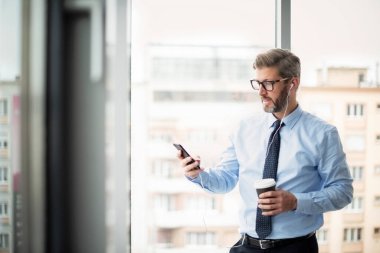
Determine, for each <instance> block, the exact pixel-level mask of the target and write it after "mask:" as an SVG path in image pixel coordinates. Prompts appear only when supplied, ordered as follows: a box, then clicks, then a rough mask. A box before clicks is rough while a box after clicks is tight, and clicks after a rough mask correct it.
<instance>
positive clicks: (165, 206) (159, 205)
mask: <svg viewBox="0 0 380 253" xmlns="http://www.w3.org/2000/svg"><path fill="white" fill-rule="evenodd" d="M154 200H155V201H154V209H155V210H158V211H165V212H169V211H173V210H174V209H175V202H174V196H173V195H170V194H158V195H156V197H155V199H154Z"/></svg>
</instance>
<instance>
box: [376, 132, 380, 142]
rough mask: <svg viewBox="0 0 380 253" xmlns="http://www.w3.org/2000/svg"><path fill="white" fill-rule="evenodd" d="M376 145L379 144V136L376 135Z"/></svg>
mask: <svg viewBox="0 0 380 253" xmlns="http://www.w3.org/2000/svg"><path fill="white" fill-rule="evenodd" d="M376 144H380V134H378V135H376Z"/></svg>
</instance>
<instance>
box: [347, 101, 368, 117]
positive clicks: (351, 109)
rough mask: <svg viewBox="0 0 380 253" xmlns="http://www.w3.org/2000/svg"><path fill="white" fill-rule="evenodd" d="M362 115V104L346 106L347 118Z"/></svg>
mask: <svg viewBox="0 0 380 253" xmlns="http://www.w3.org/2000/svg"><path fill="white" fill-rule="evenodd" d="M363 115H364V105H363V104H348V105H347V116H349V117H362V116H363Z"/></svg>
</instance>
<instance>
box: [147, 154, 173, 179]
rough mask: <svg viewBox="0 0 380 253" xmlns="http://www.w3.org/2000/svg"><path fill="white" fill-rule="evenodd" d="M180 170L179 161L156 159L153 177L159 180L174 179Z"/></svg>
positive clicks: (153, 165)
mask: <svg viewBox="0 0 380 253" xmlns="http://www.w3.org/2000/svg"><path fill="white" fill-rule="evenodd" d="M178 170H179V164H178V161H177V160H168V159H155V160H154V161H153V162H152V175H153V176H154V177H157V178H173V177H175V176H176V175H177V173H176V172H177V171H178Z"/></svg>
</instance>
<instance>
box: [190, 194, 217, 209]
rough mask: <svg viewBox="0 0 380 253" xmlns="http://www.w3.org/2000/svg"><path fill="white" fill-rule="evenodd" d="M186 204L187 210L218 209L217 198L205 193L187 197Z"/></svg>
mask: <svg viewBox="0 0 380 253" xmlns="http://www.w3.org/2000/svg"><path fill="white" fill-rule="evenodd" d="M185 205H186V206H185V209H186V210H194V211H204V210H216V198H215V197H210V196H204V195H202V196H199V195H191V196H189V197H188V198H187V200H186V204H185Z"/></svg>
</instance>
